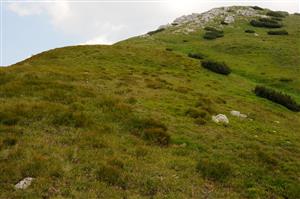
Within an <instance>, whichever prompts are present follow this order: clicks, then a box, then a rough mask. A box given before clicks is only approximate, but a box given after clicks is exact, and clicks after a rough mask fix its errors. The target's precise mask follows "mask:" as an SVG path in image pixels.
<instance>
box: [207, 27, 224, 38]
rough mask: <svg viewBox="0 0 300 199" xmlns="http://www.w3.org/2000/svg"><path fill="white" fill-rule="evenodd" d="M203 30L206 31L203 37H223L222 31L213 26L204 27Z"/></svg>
mask: <svg viewBox="0 0 300 199" xmlns="http://www.w3.org/2000/svg"><path fill="white" fill-rule="evenodd" d="M204 30H206V32H205V33H204V35H203V38H204V39H208V40H213V39H217V38H220V37H224V32H223V31H222V30H218V29H216V28H213V27H205V28H204Z"/></svg>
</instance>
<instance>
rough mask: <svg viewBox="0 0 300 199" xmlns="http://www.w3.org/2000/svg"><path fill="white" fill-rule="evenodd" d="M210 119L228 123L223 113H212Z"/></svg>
mask: <svg viewBox="0 0 300 199" xmlns="http://www.w3.org/2000/svg"><path fill="white" fill-rule="evenodd" d="M212 121H214V122H215V123H225V124H228V123H229V120H228V118H227V116H226V115H224V114H218V115H216V116H215V115H213V116H212Z"/></svg>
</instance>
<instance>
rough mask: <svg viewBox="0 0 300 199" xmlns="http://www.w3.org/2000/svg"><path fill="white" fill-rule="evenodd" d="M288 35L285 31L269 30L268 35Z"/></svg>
mask: <svg viewBox="0 0 300 199" xmlns="http://www.w3.org/2000/svg"><path fill="white" fill-rule="evenodd" d="M288 34H289V33H288V32H287V31H286V30H270V31H268V35H288Z"/></svg>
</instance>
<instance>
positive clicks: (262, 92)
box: [254, 86, 300, 112]
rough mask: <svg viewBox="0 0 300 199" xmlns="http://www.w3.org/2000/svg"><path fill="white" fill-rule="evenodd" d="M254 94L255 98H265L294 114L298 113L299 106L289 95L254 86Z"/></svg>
mask: <svg viewBox="0 0 300 199" xmlns="http://www.w3.org/2000/svg"><path fill="white" fill-rule="evenodd" d="M254 92H255V94H256V95H257V96H259V97H263V98H266V99H268V100H270V101H273V102H275V103H277V104H281V105H283V106H285V107H286V108H288V109H290V110H292V111H295V112H299V111H300V105H299V104H297V103H296V101H294V100H293V99H292V98H291V96H289V95H286V94H283V93H281V92H278V91H275V90H272V89H269V88H266V87H263V86H256V87H255V89H254Z"/></svg>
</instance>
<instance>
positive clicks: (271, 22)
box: [250, 18, 282, 28]
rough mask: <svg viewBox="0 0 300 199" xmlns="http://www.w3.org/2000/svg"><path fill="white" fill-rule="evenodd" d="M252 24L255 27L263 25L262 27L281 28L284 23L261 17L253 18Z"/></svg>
mask: <svg viewBox="0 0 300 199" xmlns="http://www.w3.org/2000/svg"><path fill="white" fill-rule="evenodd" d="M250 24H251V25H252V26H254V27H262V28H281V27H282V24H281V23H278V21H275V20H271V19H267V20H265V18H261V19H259V20H251V21H250Z"/></svg>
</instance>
